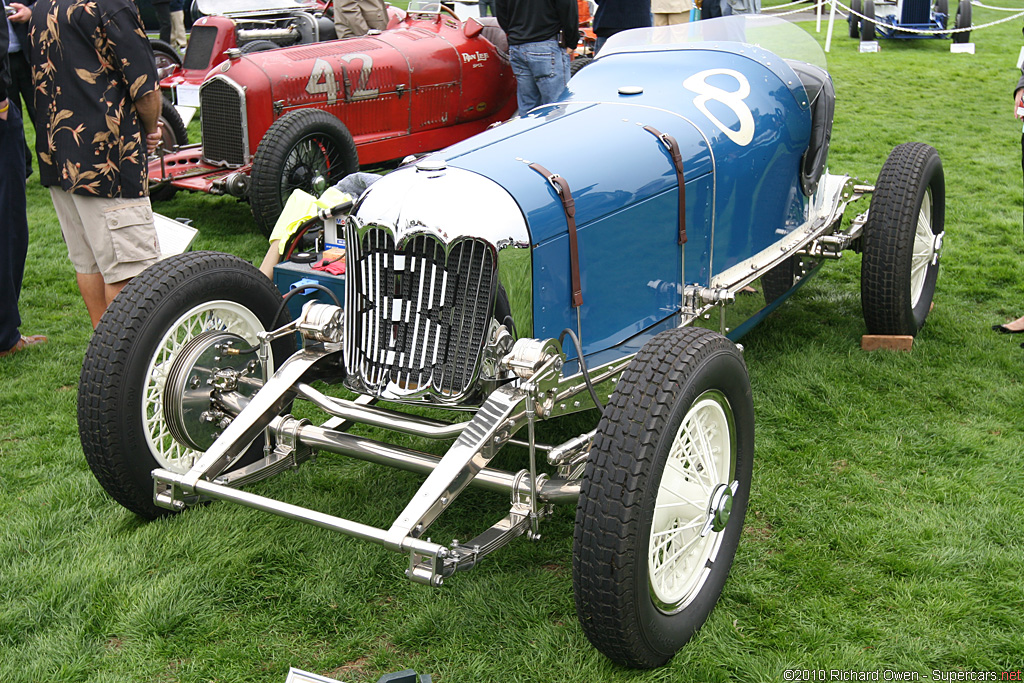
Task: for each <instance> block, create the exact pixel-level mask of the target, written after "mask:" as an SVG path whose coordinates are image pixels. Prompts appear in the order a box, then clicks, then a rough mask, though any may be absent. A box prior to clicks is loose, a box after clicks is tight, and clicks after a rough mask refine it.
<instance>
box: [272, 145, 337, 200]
mask: <svg viewBox="0 0 1024 683" xmlns="http://www.w3.org/2000/svg"><path fill="white" fill-rule="evenodd" d="M339 164H341V150H339V149H338V148H337V147H336V146H334V145H333V144H332V143H331V141H330V140H327V139H324V138H323V137H321V136H320V135H309V136H307V137H305V138H303V139H302V140H300V141H299V142H298V144H296V145H295V148H294V149H293V150H292V151H291V153H290V154H289V155H288V157H287V158H286V159H285V162H284V168H283V169H282V172H281V203H282V205H283V204H284V203H285V202H287V201H288V197H289V196H291V193H292V191H293V190H305V191H306V192H309V193H310V194H313V195H321V194H323V192H324V190H326V189H327V187H328V184H327V182H328V179H329V178H330V177H331V169H332V168H337V166H338V165H339Z"/></svg>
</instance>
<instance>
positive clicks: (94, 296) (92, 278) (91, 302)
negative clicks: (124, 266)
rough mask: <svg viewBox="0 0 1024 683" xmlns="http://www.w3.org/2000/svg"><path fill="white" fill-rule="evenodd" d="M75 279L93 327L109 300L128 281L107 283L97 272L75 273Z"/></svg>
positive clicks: (97, 322) (98, 320) (97, 323)
mask: <svg viewBox="0 0 1024 683" xmlns="http://www.w3.org/2000/svg"><path fill="white" fill-rule="evenodd" d="M75 279H76V280H77V281H78V291H79V292H81V293H82V301H84V302H85V307H86V309H88V311H89V319H90V320H91V321H92V326H93V329H95V328H96V326H97V325H99V324H100V318H102V317H103V312H104V311H106V310H107V307H108V306H109V305H110V302H111V301H113V300H114V297H116V296H117V295H118V293H119V292H120V291H121V290H122V289H124V286H125V285H127V284H128V282H129V280H121V281H120V282H115V283H113V284H107V283H105V282H103V276H102V275H101V274H99V273H75Z"/></svg>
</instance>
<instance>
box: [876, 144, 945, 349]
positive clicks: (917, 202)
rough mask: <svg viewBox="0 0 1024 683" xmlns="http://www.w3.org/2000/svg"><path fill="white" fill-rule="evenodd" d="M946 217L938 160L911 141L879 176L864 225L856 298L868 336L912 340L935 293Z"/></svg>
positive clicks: (894, 153) (931, 150)
mask: <svg viewBox="0 0 1024 683" xmlns="http://www.w3.org/2000/svg"><path fill="white" fill-rule="evenodd" d="M945 214H946V184H945V176H944V175H943V171H942V160H941V159H940V158H939V153H938V152H936V151H935V149H934V148H932V147H929V146H928V145H925V144H922V143H920V142H910V143H906V144H902V145H899V146H898V147H896V148H895V149H893V151H892V153H891V154H890V155H889V158H888V159H887V160H886V162H885V164H884V165H883V166H882V170H881V172H880V173H879V174H878V182H877V183H876V184H875V191H874V194H873V195H872V197H871V208H870V209H869V210H868V220H867V223H865V225H864V235H863V242H864V258H863V262H862V265H861V277H860V296H861V307H862V309H863V312H864V321H865V323H867V328H868V334H882V335H910V336H915V335H916V334H917V332H918V331H919V330H920V329H921V326H922V325H924V321H925V318H926V317H927V316H928V312H929V310H931V305H932V298H933V297H934V295H935V281H936V279H937V278H938V274H939V253H940V251H941V249H942V237H943V235H944V232H943V230H944V226H945Z"/></svg>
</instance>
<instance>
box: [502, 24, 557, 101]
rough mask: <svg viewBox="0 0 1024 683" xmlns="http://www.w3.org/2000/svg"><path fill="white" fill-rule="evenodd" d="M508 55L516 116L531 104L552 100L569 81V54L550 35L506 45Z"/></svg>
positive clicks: (555, 98)
mask: <svg viewBox="0 0 1024 683" xmlns="http://www.w3.org/2000/svg"><path fill="white" fill-rule="evenodd" d="M508 54H509V59H510V60H511V61H512V73H514V74H515V75H516V87H517V92H516V97H517V98H518V102H519V115H520V116H525V115H526V113H527V112H528V111H530V110H531V109H533V108H534V107H539V106H540V105H542V104H548V103H551V102H554V101H555V100H557V99H558V98H559V96H560V95H561V94H562V91H563V90H565V84H566V83H568V82H569V54H568V53H567V52H566V51H565V49H564V48H561V47H559V46H558V41H557V40H555V39H554V38H552V39H551V40H542V41H539V42H536V43H524V44H522V45H510V46H509V48H508Z"/></svg>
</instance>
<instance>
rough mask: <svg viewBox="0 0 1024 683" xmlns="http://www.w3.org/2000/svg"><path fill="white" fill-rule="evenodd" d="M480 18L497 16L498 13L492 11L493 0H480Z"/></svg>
mask: <svg viewBox="0 0 1024 683" xmlns="http://www.w3.org/2000/svg"><path fill="white" fill-rule="evenodd" d="M479 7H480V16H481V17H486V16H488V14H489V15H490V16H492V17H496V16H498V13H497V12H496V11H495V9H494V0H480V5H479Z"/></svg>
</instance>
